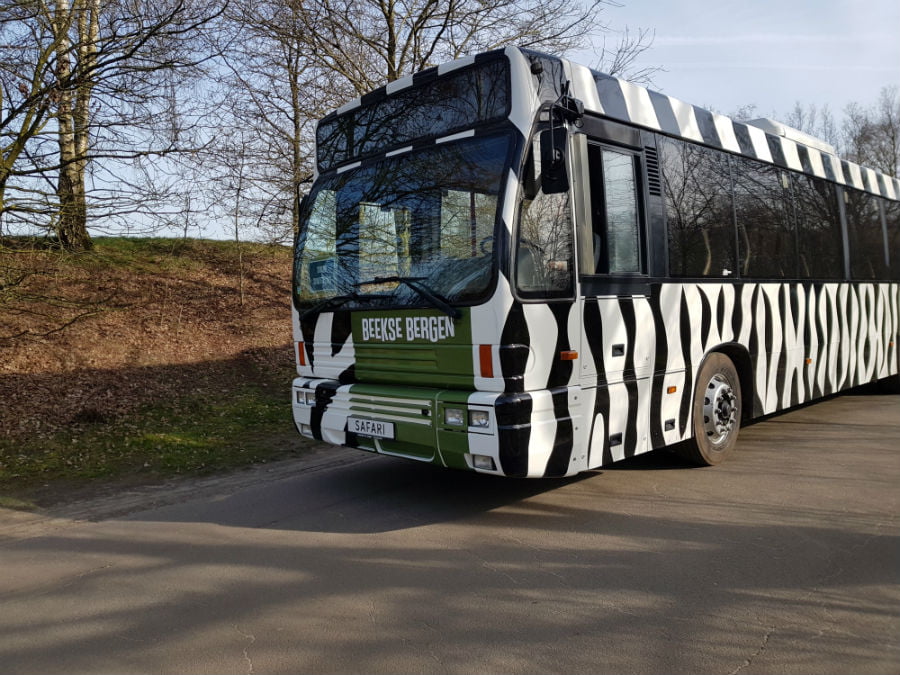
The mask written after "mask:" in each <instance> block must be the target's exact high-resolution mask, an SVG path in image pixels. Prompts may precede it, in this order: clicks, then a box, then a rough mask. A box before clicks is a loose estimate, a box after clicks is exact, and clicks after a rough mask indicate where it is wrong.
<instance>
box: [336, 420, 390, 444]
mask: <svg viewBox="0 0 900 675" xmlns="http://www.w3.org/2000/svg"><path fill="white" fill-rule="evenodd" d="M347 431H349V432H350V433H353V434H359V435H360V436H372V437H374V438H390V439H393V438H394V423H393V422H382V421H380V420H363V419H360V418H358V417H351V418H349V419H348V420H347Z"/></svg>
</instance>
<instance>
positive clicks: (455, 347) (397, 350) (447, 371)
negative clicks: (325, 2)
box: [351, 308, 474, 390]
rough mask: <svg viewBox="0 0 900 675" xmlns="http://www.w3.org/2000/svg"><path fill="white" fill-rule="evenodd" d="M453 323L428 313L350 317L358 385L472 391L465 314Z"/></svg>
mask: <svg viewBox="0 0 900 675" xmlns="http://www.w3.org/2000/svg"><path fill="white" fill-rule="evenodd" d="M461 311H462V316H461V317H460V318H459V319H453V318H451V317H449V316H447V315H446V314H444V313H443V312H440V311H438V310H431V309H408V310H377V311H371V312H354V313H353V314H352V319H351V322H352V323H351V327H352V331H353V346H354V350H355V355H356V365H355V368H354V375H355V376H356V378H357V379H358V380H359V381H360V382H372V383H384V384H391V383H393V384H401V385H402V384H406V385H413V386H415V385H420V386H431V387H450V388H454V389H467V390H471V389H473V388H474V375H473V365H474V364H473V360H472V329H471V323H470V316H471V314H470V311H469V310H468V309H467V308H462V309H461Z"/></svg>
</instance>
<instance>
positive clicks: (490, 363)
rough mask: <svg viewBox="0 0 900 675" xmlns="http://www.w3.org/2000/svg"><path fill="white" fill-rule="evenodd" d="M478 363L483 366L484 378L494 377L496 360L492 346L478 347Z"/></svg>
mask: <svg viewBox="0 0 900 675" xmlns="http://www.w3.org/2000/svg"><path fill="white" fill-rule="evenodd" d="M478 362H479V365H480V366H481V376H482V377H493V376H494V358H493V355H492V354H491V346H490V345H478Z"/></svg>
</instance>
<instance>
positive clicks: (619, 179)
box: [575, 141, 655, 467]
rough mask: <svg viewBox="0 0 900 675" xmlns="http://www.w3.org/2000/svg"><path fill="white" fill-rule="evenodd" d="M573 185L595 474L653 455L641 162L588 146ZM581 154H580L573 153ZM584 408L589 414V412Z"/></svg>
mask: <svg viewBox="0 0 900 675" xmlns="http://www.w3.org/2000/svg"><path fill="white" fill-rule="evenodd" d="M583 152H584V156H585V159H586V161H584V162H583V163H582V164H581V166H582V167H585V168H586V169H587V173H586V175H585V176H583V177H582V179H581V180H578V181H576V192H583V195H582V198H581V199H576V204H579V203H580V204H581V205H582V206H581V208H579V209H578V215H579V217H578V221H577V222H578V239H579V247H578V251H579V263H580V265H579V267H580V274H579V278H580V296H581V298H580V301H581V302H582V303H583V306H582V311H581V317H582V322H583V323H582V345H581V353H582V358H581V359H580V361H581V382H582V387H583V388H584V390H585V394H586V395H587V396H586V398H591V397H590V394H593V411H592V414H591V413H590V412H589V410H587V409H586V410H585V419H586V421H590V424H589V427H590V432H589V434H590V435H589V438H588V442H589V443H590V454H589V457H588V464H589V466H590V467H596V466H600V465H603V464H607V463H609V462H612V461H616V460H619V459H623V458H625V457H631V456H633V455H636V454H640V453H642V452H646V451H647V450H649V449H650V442H649V441H650V428H649V420H650V415H649V412H650V411H649V403H650V383H651V382H652V370H653V354H654V351H655V330H654V322H653V316H652V312H651V310H650V305H649V301H648V298H647V292H648V290H647V283H646V279H647V277H646V269H647V268H646V264H647V263H646V254H645V251H646V246H645V241H646V235H645V225H644V214H643V213H642V209H641V194H642V193H641V189H642V188H641V185H642V181H641V179H640V177H641V164H640V155H639V154H638V153H636V152H633V151H631V150H629V149H627V148H622V147H618V146H611V145H604V144H600V143H594V142H590V141H588V142H586V144H585V147H584V148H583ZM575 154H576V155H577V154H578V153H577V152H576V153H575ZM585 408H588V406H587V405H586V406H585Z"/></svg>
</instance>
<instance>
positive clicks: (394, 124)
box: [316, 59, 509, 171]
mask: <svg viewBox="0 0 900 675" xmlns="http://www.w3.org/2000/svg"><path fill="white" fill-rule="evenodd" d="M508 70H509V67H508V63H507V62H506V61H505V60H503V59H500V60H497V61H492V62H489V63H484V64H481V65H478V66H476V67H474V68H467V69H465V70H461V71H460V72H458V73H456V74H453V75H448V76H446V77H442V78H439V79H437V80H434V81H432V82H429V83H428V84H425V85H422V86H416V87H411V88H407V89H403V90H401V91H399V92H397V93H396V94H394V95H392V96H390V97H388V98H385V99H382V100H381V101H378V102H377V103H372V104H370V105H364V106H363V107H361V108H357V109H356V110H351V111H349V112H347V113H345V114H343V115H340V116H338V117H335V118H333V119H327V120H325V121H323V122H321V123H320V124H319V127H318V129H317V130H316V148H317V157H318V162H319V169H320V170H322V171H326V170H328V169H330V168H332V167H334V166H336V165H338V164H341V163H343V162H346V161H349V160H351V159H356V158H360V157H365V156H367V155H371V154H373V153H375V152H376V151H378V150H385V149H389V148H392V147H397V146H401V145H404V144H408V143H410V142H411V141H413V140H415V139H417V138H423V137H428V136H443V135H445V134H449V133H452V132H454V131H461V130H464V129H469V128H471V127H473V126H475V125H476V124H480V123H484V122H489V121H492V120H496V119H500V118H503V117H505V116H506V114H507V109H508V106H509V75H508Z"/></svg>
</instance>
